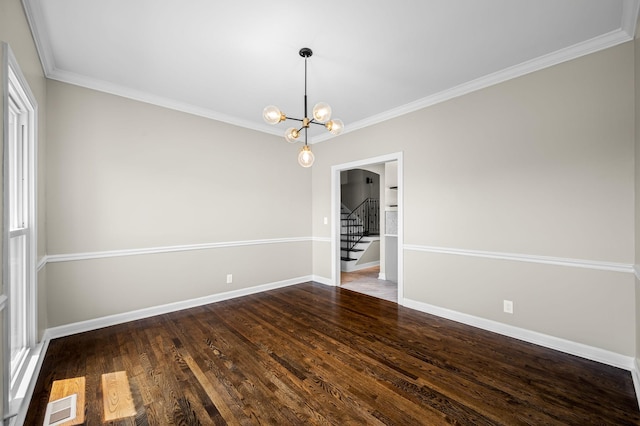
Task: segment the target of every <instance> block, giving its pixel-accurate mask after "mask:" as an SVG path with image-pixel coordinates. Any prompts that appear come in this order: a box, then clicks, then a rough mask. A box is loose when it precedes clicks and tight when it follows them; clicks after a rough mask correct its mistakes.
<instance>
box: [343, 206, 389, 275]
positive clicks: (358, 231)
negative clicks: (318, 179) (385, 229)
mask: <svg viewBox="0 0 640 426" xmlns="http://www.w3.org/2000/svg"><path fill="white" fill-rule="evenodd" d="M379 211H380V205H379V201H378V199H375V198H367V199H366V200H364V201H363V202H362V203H360V205H359V206H358V207H356V208H355V209H353V211H350V210H349V209H348V208H347V207H345V206H344V205H342V207H341V209H340V220H341V227H340V250H341V251H340V259H341V263H342V270H343V271H346V272H348V271H355V270H357V269H359V268H358V262H359V260H360V258H361V257H362V255H363V254H364V253H365V252H366V251H367V250H368V249H369V247H370V246H371V243H372V242H373V241H376V240H379V239H380V230H379V227H380V225H379V224H380V218H379ZM367 266H368V265H367Z"/></svg>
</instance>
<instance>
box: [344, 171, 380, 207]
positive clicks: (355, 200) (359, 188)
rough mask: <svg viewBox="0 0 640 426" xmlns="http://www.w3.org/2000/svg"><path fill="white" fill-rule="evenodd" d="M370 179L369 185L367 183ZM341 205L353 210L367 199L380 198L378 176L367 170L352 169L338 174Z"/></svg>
mask: <svg viewBox="0 0 640 426" xmlns="http://www.w3.org/2000/svg"><path fill="white" fill-rule="evenodd" d="M367 179H370V182H371V183H367ZM340 194H341V201H342V204H344V205H345V206H347V208H348V209H349V210H353V209H355V208H356V207H358V206H359V205H360V203H362V202H363V201H364V200H366V199H367V198H378V199H379V198H380V175H379V174H377V173H373V172H370V171H368V170H362V169H353V170H345V171H343V172H341V173H340Z"/></svg>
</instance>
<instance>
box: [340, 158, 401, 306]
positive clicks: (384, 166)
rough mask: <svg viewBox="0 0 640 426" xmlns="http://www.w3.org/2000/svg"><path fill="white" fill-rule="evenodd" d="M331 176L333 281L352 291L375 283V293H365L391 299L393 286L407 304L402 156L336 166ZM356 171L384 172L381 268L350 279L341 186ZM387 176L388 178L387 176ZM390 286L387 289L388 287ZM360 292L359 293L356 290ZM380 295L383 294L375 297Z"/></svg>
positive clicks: (362, 271)
mask: <svg viewBox="0 0 640 426" xmlns="http://www.w3.org/2000/svg"><path fill="white" fill-rule="evenodd" d="M331 169H332V174H331V187H332V191H331V198H332V200H331V205H332V208H331V214H332V224H333V226H332V231H331V245H332V282H333V284H334V285H336V286H343V287H345V288H349V287H350V286H353V285H358V284H360V285H361V286H363V288H365V287H367V286H369V285H371V284H381V285H379V286H376V287H375V288H374V289H373V290H371V292H367V291H362V292H364V293H367V294H371V295H372V296H374V297H379V298H383V299H387V300H391V299H392V298H390V297H389V294H390V293H389V287H390V286H391V285H393V287H394V288H395V297H393V298H394V299H395V301H396V302H397V303H398V304H400V305H402V304H404V283H403V273H402V264H403V262H402V246H403V235H402V229H403V223H402V217H403V215H402V207H403V206H402V199H403V198H402V194H403V186H402V170H403V163H402V153H401V152H400V153H394V154H389V155H384V156H380V157H374V158H369V159H364V160H360V161H355V162H351V163H345V164H340V165H336V166H333V167H332V168H331ZM354 169H365V170H367V169H369V170H384V172H383V173H382V174H381V178H380V201H379V202H380V212H379V216H380V231H379V243H380V244H379V246H380V254H379V265H365V267H363V268H361V269H360V270H357V271H355V272H353V274H354V275H352V276H346V275H344V272H343V271H342V257H343V256H342V254H343V247H342V241H341V240H342V230H343V228H342V224H343V221H342V216H343V214H342V213H343V212H342V198H341V192H342V191H341V186H342V185H341V183H342V178H341V175H342V177H344V176H345V175H344V172H346V171H349V170H354ZM382 176H384V179H383V177H382ZM376 275H377V276H376ZM385 284H386V287H387V288H386V289H385V288H384V287H385ZM356 291H358V290H356ZM376 292H378V293H379V294H373V293H376Z"/></svg>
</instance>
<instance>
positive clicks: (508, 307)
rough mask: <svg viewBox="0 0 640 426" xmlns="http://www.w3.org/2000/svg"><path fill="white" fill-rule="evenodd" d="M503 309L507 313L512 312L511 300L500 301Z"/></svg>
mask: <svg viewBox="0 0 640 426" xmlns="http://www.w3.org/2000/svg"><path fill="white" fill-rule="evenodd" d="M502 304H503V308H504V311H505V312H506V313H508V314H512V313H513V302H512V301H511V300H503V301H502Z"/></svg>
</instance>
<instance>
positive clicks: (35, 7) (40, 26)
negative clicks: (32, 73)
mask: <svg viewBox="0 0 640 426" xmlns="http://www.w3.org/2000/svg"><path fill="white" fill-rule="evenodd" d="M22 7H23V9H24V14H25V15H26V17H27V22H28V23H29V28H30V29H31V35H32V36H33V41H34V43H35V45H36V50H37V51H38V56H39V57H40V63H41V64H42V70H43V71H44V74H45V76H47V77H49V75H50V74H51V72H52V71H53V70H55V68H56V64H55V60H54V57H53V49H52V48H51V44H50V43H49V38H48V37H45V35H46V33H47V25H46V23H45V20H44V15H43V13H42V8H41V7H40V2H38V1H37V0H22Z"/></svg>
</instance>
